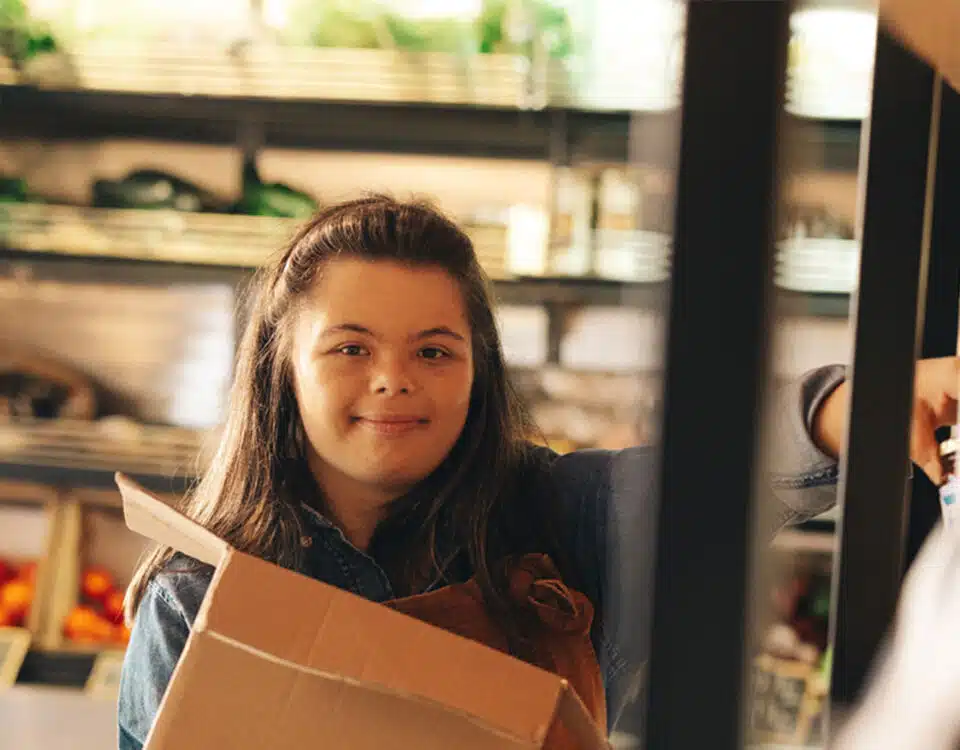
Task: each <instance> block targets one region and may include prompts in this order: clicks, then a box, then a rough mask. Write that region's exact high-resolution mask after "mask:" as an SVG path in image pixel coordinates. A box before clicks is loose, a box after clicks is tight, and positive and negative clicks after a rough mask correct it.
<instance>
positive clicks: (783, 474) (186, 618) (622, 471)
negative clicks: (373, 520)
mask: <svg viewBox="0 0 960 750" xmlns="http://www.w3.org/2000/svg"><path fill="white" fill-rule="evenodd" d="M843 377H844V371H843V368H839V367H829V368H823V369H820V370H816V371H814V372H812V373H810V374H808V375H807V376H806V377H804V378H803V379H801V380H800V381H798V382H796V383H793V384H791V385H788V386H786V387H785V388H783V389H781V390H780V391H779V392H778V394H777V398H776V403H775V408H774V409H773V410H772V411H773V414H772V417H771V418H772V419H773V430H774V432H773V444H774V447H775V450H774V451H771V461H772V466H771V473H772V476H771V487H772V502H773V503H774V504H775V505H776V519H775V520H776V523H777V525H782V524H783V523H786V522H790V521H799V520H803V519H805V518H808V517H810V516H813V515H815V514H817V513H820V512H822V511H824V510H826V509H828V508H829V507H830V506H831V505H832V504H833V503H834V502H835V499H836V490H835V484H836V479H837V466H836V462H835V461H833V460H831V459H830V458H828V457H827V456H825V455H823V454H822V453H821V452H820V451H819V450H818V449H817V448H816V447H815V446H814V444H813V442H812V440H811V438H810V422H811V420H812V416H813V414H814V413H815V412H816V410H817V408H818V407H819V405H820V403H821V402H822V401H823V399H824V398H826V396H827V395H828V394H829V393H831V392H832V391H833V389H834V388H836V386H837V385H838V384H839V383H841V382H842V381H843ZM548 471H549V473H550V477H549V480H551V481H552V484H553V486H554V487H555V489H556V490H557V491H558V492H559V495H560V497H559V500H560V502H562V503H563V504H564V506H565V508H566V510H567V511H568V514H567V515H568V517H569V518H570V519H571V523H570V527H569V528H567V529H565V530H564V534H565V538H563V539H562V540H561V542H562V543H563V544H564V547H565V549H567V550H568V551H569V554H570V562H571V563H572V564H573V565H575V566H576V569H577V571H578V574H579V575H578V577H579V581H578V585H579V587H580V588H581V589H582V590H583V593H584V594H585V595H586V596H587V597H588V598H589V599H590V600H591V601H592V602H593V603H594V605H595V609H596V611H597V618H596V621H595V624H594V628H593V642H594V646H595V648H596V651H597V655H598V658H599V661H600V666H601V668H602V670H603V674H604V681H605V687H606V694H607V702H608V707H609V711H608V713H609V715H610V722H611V727H612V726H613V724H615V722H616V719H617V717H618V715H619V714H620V712H621V710H622V708H623V706H624V705H625V704H626V703H627V702H628V701H629V700H630V699H631V698H632V697H633V696H634V695H635V694H636V692H637V691H638V690H639V688H640V686H641V684H642V676H643V669H644V666H645V663H646V659H647V654H646V653H645V639H644V638H643V637H637V634H638V633H640V634H644V633H648V632H649V627H650V615H651V613H650V602H649V593H650V591H651V588H652V586H651V581H652V575H653V567H654V544H655V541H656V540H655V533H656V532H655V523H654V514H655V512H656V492H655V489H656V488H655V482H656V454H655V452H654V451H653V450H651V449H649V448H631V449H628V450H624V451H618V452H610V451H578V452H575V453H570V454H567V455H564V456H557V455H555V454H550V461H549V469H548ZM306 515H307V519H308V527H309V528H308V534H307V536H305V537H304V540H303V543H304V547H305V550H306V555H305V564H304V570H303V571H302V572H304V573H306V574H307V575H310V576H312V577H313V578H316V579H318V580H321V581H324V582H325V583H329V584H331V585H333V586H337V587H339V588H342V589H346V590H348V591H351V592H353V593H355V594H358V595H360V596H363V597H366V598H367V599H370V600H373V601H386V600H389V599H391V598H393V591H392V590H391V587H390V582H389V581H388V579H387V576H386V574H385V573H384V571H383V570H382V569H381V568H380V566H379V565H377V563H376V562H375V561H374V560H373V559H372V558H371V557H369V556H368V555H366V554H364V553H363V552H361V551H359V550H357V549H356V548H355V547H353V546H352V545H351V544H350V543H349V542H348V541H347V540H346V539H345V538H344V536H343V534H342V533H341V532H340V530H339V529H337V528H336V527H334V526H333V525H331V524H330V523H329V522H328V521H327V520H326V519H324V518H323V517H322V516H321V515H319V514H318V513H316V512H311V511H309V510H308V511H307V513H306ZM772 530H773V529H771V531H772ZM189 562H190V561H189V560H186V559H185V558H177V559H175V560H174V562H173V563H172V564H171V566H170V568H169V569H168V570H167V571H165V572H164V573H163V574H162V575H160V576H159V577H157V578H156V579H155V580H154V581H152V582H151V583H150V585H149V587H148V589H147V592H146V595H145V597H144V599H143V602H142V603H141V604H140V608H139V610H138V613H137V618H136V622H135V624H134V627H133V633H132V635H131V639H130V645H129V647H128V649H127V654H126V659H125V662H124V667H123V674H122V678H121V684H120V700H119V706H118V718H119V724H120V749H121V750H141V747H142V743H143V742H144V741H145V739H146V736H147V733H148V732H149V730H150V726H151V724H152V722H153V719H154V716H155V715H156V713H157V709H158V707H159V704H160V700H161V698H162V697H163V693H164V691H165V690H166V687H167V684H168V683H169V681H170V678H171V675H172V674H173V669H174V667H175V666H176V663H177V660H178V658H179V656H180V653H181V652H182V651H183V648H184V646H185V644H186V641H187V637H188V636H189V634H190V627H191V625H192V623H193V620H194V617H195V616H196V614H197V611H198V610H199V608H200V603H201V602H202V600H203V597H204V594H205V593H206V590H207V587H208V585H209V583H210V579H211V575H212V571H211V570H210V569H209V568H205V569H201V570H199V571H198V570H196V569H192V570H190V571H189V572H183V567H184V563H189Z"/></svg>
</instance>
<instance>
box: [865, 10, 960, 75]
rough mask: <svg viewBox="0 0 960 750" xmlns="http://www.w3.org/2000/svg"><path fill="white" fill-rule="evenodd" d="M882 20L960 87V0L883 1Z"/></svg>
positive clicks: (908, 45) (890, 29)
mask: <svg viewBox="0 0 960 750" xmlns="http://www.w3.org/2000/svg"><path fill="white" fill-rule="evenodd" d="M880 20H881V22H883V24H884V25H885V26H886V28H887V29H888V30H889V31H890V33H891V34H893V35H894V36H896V37H897V38H898V39H900V41H901V42H903V43H904V44H905V45H906V46H907V47H909V48H910V49H911V50H913V51H914V52H915V53H916V54H918V55H919V56H920V57H922V58H923V59H924V60H926V61H927V63H929V64H930V65H931V66H933V67H934V68H936V69H937V70H939V71H940V73H941V74H942V75H943V77H944V79H945V80H946V81H947V83H949V84H950V86H951V87H953V88H954V89H958V90H960V0H881V2H880Z"/></svg>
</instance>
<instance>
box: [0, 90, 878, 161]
mask: <svg viewBox="0 0 960 750" xmlns="http://www.w3.org/2000/svg"><path fill="white" fill-rule="evenodd" d="M0 109H2V110H3V113H4V117H3V121H2V123H0V137H21V138H32V139H44V140H55V141H62V140H88V139H89V140H100V139H103V138H139V139H149V140H161V141H180V142H190V143H200V144H204V143H205V144H218V145H236V144H237V143H238V142H248V143H249V142H251V141H252V142H254V143H255V144H256V145H258V146H271V147H279V148H302V149H313V150H325V151H358V152H384V153H406V154H425V155H427V154H435V155H436V154H439V155H455V156H476V157H486V158H504V159H535V160H552V161H558V162H561V163H563V162H570V163H580V162H604V163H617V164H621V163H625V162H626V161H627V159H628V154H632V155H633V157H634V158H636V159H639V160H640V161H641V162H642V163H645V164H649V165H652V166H661V167H664V168H671V167H672V166H673V162H674V157H675V154H674V153H673V152H672V150H670V149H663V148H660V147H654V148H650V146H651V145H655V146H657V145H659V144H664V143H670V142H672V141H673V140H674V138H675V135H676V124H677V123H676V117H675V115H674V114H673V113H670V112H641V113H636V114H635V115H631V113H630V112H629V111H627V110H624V111H586V110H577V109H572V108H569V107H563V106H559V107H558V106H550V107H546V108H543V109H537V110H527V109H520V108H518V107H505V106H493V105H491V103H490V102H483V103H482V104H480V105H478V106H470V105H454V104H446V105H441V104H429V103H422V102H413V103H405V104H400V103H387V102H377V101H356V100H354V101H330V100H302V99H287V100H278V99H273V98H256V97H244V96H233V97H222V96H205V95H190V96H179V95H176V94H168V93H146V92H115V91H85V90H49V89H40V88H36V87H33V86H25V85H15V86H11V85H6V86H4V85H0ZM632 117H637V118H640V119H641V120H642V125H641V126H638V125H636V124H634V125H633V126H632V125H631V118H632ZM791 124H792V125H791V130H790V131H788V132H789V138H790V143H791V158H792V161H793V164H794V166H795V167H796V168H798V169H825V170H827V171H845V172H849V171H856V169H857V165H858V159H859V141H860V124H859V123H858V122H849V121H818V120H809V119H802V118H791ZM640 140H642V142H639V141H640ZM631 141H633V143H631Z"/></svg>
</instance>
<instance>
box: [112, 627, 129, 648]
mask: <svg viewBox="0 0 960 750" xmlns="http://www.w3.org/2000/svg"><path fill="white" fill-rule="evenodd" d="M113 641H114V643H116V644H118V645H120V646H126V645H127V644H128V643H130V628H128V627H127V626H126V625H117V626H116V627H115V628H114V630H113Z"/></svg>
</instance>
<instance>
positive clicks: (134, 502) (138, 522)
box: [115, 472, 229, 566]
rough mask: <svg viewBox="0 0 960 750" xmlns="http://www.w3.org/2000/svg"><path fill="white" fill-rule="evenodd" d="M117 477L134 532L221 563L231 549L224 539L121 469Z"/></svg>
mask: <svg viewBox="0 0 960 750" xmlns="http://www.w3.org/2000/svg"><path fill="white" fill-rule="evenodd" d="M115 479H116V482H117V487H119V488H120V494H121V495H122V496H123V517H124V520H125V521H126V523H127V526H128V527H129V528H130V530H131V531H135V532H137V533H138V534H140V535H142V536H145V537H147V538H148V539H152V540H153V541H155V542H158V543H159V544H165V545H168V546H170V547H173V548H174V549H175V550H178V551H180V552H183V553H184V554H186V555H189V556H190V557H192V558H194V559H196V560H199V561H200V562H204V563H207V564H208V565H213V566H216V565H219V563H220V560H221V559H222V558H223V556H224V554H225V553H226V552H227V550H228V549H229V545H228V544H227V543H226V542H225V541H223V540H222V539H219V538H218V537H217V536H216V535H214V534H213V533H211V532H210V531H207V529H205V528H203V527H202V526H200V525H198V524H196V523H194V522H193V521H191V520H190V519H189V518H187V517H186V516H184V515H183V514H182V513H179V512H177V511H176V510H174V509H173V508H171V507H170V506H169V505H167V504H166V503H165V502H163V501H162V500H161V499H160V498H158V497H157V496H156V495H154V494H153V493H151V492H150V491H148V490H146V489H144V488H143V487H141V486H140V485H139V484H137V483H136V482H135V481H133V480H132V479H131V478H130V477H128V476H126V475H124V474H121V473H119V472H118V473H117V474H116V477H115Z"/></svg>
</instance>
